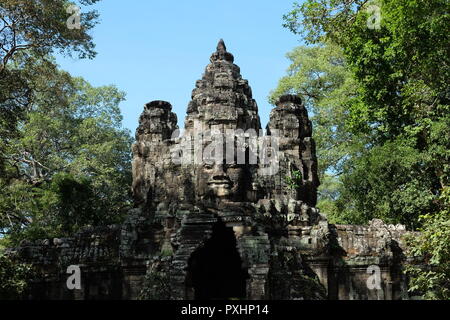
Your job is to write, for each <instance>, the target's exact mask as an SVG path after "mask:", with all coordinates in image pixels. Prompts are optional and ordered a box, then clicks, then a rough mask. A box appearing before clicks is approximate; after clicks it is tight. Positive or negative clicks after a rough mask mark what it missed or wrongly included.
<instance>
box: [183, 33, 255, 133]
mask: <svg viewBox="0 0 450 320" xmlns="http://www.w3.org/2000/svg"><path fill="white" fill-rule="evenodd" d="M210 61H211V63H210V64H209V65H208V66H207V67H206V70H205V73H204V75H203V77H202V79H201V80H198V81H197V83H196V88H195V89H194V90H193V91H192V101H191V102H190V103H189V106H188V110H187V117H186V121H185V126H186V129H187V130H189V129H191V128H193V126H194V122H195V121H196V120H197V121H200V122H201V123H202V124H204V125H205V126H206V127H207V128H212V127H214V128H217V129H221V130H224V129H237V128H239V129H243V130H247V129H249V128H253V129H256V130H257V129H259V128H260V127H261V125H260V120H259V116H258V107H257V104H256V101H255V100H254V99H253V97H252V90H251V88H250V86H249V85H248V81H247V80H245V79H243V78H242V76H241V74H240V68H239V67H238V66H237V65H235V64H234V63H233V62H234V57H233V55H232V54H231V53H229V52H228V51H227V49H226V46H225V43H224V41H223V40H220V41H219V43H218V45H217V50H216V52H214V53H213V54H212V56H211V59H210Z"/></svg>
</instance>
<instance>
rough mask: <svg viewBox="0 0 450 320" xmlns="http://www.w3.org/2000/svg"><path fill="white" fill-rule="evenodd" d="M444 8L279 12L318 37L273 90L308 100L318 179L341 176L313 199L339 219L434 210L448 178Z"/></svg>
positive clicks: (325, 6) (328, 6)
mask: <svg viewBox="0 0 450 320" xmlns="http://www.w3.org/2000/svg"><path fill="white" fill-rule="evenodd" d="M369 5H377V6H379V7H380V8H381V21H380V28H378V29H377V28H374V29H370V28H369V27H368V20H369V18H370V15H371V13H370V12H369V11H368V10H367V9H368V8H369ZM448 9H449V4H448V1H443V0H431V1H425V0H399V1H393V0H384V1H378V2H373V1H351V2H349V1H344V0H336V1H335V0H320V1H318V0H307V1H305V2H304V3H302V4H295V6H294V10H293V11H292V12H291V13H289V14H288V15H286V16H285V22H286V24H285V26H286V27H288V28H289V29H291V31H293V32H295V33H299V34H302V35H303V36H304V38H305V40H306V41H307V42H308V43H310V44H314V45H315V46H313V47H306V48H305V47H303V48H299V49H296V51H297V52H298V53H297V54H295V55H292V54H290V58H291V60H292V61H293V64H292V66H291V67H290V69H289V70H288V76H287V77H285V78H283V79H282V80H281V81H280V85H279V87H278V89H277V90H276V91H275V95H278V94H282V93H285V92H286V91H287V92H289V91H294V92H295V93H299V94H302V95H304V96H306V99H307V101H309V108H310V110H311V111H312V114H313V121H314V124H315V129H316V130H315V138H316V139H317V146H318V158H319V164H320V163H322V166H321V168H320V171H321V179H322V180H323V179H324V177H325V175H326V174H333V175H335V176H336V177H337V179H338V180H339V184H336V188H337V189H336V190H335V191H336V193H337V194H339V196H338V197H337V198H335V199H333V200H331V199H329V198H325V199H322V198H320V199H319V200H320V202H319V206H320V205H322V206H325V207H327V208H328V209H329V210H331V213H330V215H331V216H333V219H334V220H335V221H341V222H343V221H345V222H352V223H364V222H367V220H369V219H371V218H374V217H379V218H383V219H385V220H387V221H389V222H393V223H404V224H407V225H408V226H409V227H410V228H417V227H419V226H420V225H421V222H420V221H418V217H419V215H421V214H425V213H430V214H431V213H435V212H436V210H437V207H436V205H435V203H436V201H437V199H438V198H439V196H440V195H441V193H442V188H443V187H444V186H446V185H448V182H449V163H450V154H449V150H450V138H449V137H450V119H449V114H450V106H449V101H450V99H449V98H450V96H449V92H450V87H449V84H448V78H449V73H450V68H449V65H450V63H449V62H450V61H449V59H450V52H449V50H450V47H449V46H448V43H450V41H449V40H450V39H449V34H450V33H449V31H450V29H449V28H450V23H449V22H450V21H449V19H450V15H449V12H448ZM333 48H334V49H333ZM294 52H295V51H294ZM311 57H312V58H311ZM336 61H338V62H336ZM336 79H338V80H337V81H336ZM344 84H348V85H344ZM343 88H344V90H342V89H343ZM311 92H312V94H311ZM317 92H318V93H319V94H317ZM336 97H339V98H336ZM311 98H312V99H311ZM326 105H329V110H330V111H329V112H323V110H326ZM321 123H323V124H324V125H323V126H321ZM322 188H323V186H322V187H321V189H322ZM321 189H320V190H319V192H321Z"/></svg>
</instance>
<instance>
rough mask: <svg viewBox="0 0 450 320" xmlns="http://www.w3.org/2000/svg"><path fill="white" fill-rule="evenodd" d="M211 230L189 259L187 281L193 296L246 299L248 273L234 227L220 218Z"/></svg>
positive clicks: (200, 297)
mask: <svg viewBox="0 0 450 320" xmlns="http://www.w3.org/2000/svg"><path fill="white" fill-rule="evenodd" d="M212 231H213V232H212V235H211V237H210V238H209V239H208V240H207V241H206V242H205V244H204V245H203V246H202V247H200V248H198V249H197V250H195V251H194V252H193V253H192V255H191V256H190V258H189V260H188V269H187V275H186V282H185V284H186V289H187V291H188V292H191V294H190V296H191V297H190V298H192V299H196V300H213V299H231V298H233V299H239V298H240V299H244V298H246V297H247V293H246V281H247V278H248V273H247V270H246V269H244V268H243V267H242V265H243V264H242V260H241V257H240V255H239V252H238V250H237V247H236V238H235V235H234V232H233V229H232V228H230V227H226V225H225V224H224V223H223V222H222V221H218V222H217V223H216V224H214V226H213V230H212Z"/></svg>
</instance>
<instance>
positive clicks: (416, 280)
mask: <svg viewBox="0 0 450 320" xmlns="http://www.w3.org/2000/svg"><path fill="white" fill-rule="evenodd" d="M440 207H441V211H439V213H438V214H434V215H431V214H426V215H423V216H422V217H421V219H422V220H423V224H424V227H423V228H422V229H421V230H420V231H421V233H420V234H419V235H417V236H414V237H410V238H409V239H408V245H409V246H410V254H412V255H414V256H417V257H421V258H424V261H423V262H424V263H425V264H426V265H427V267H426V268H424V267H418V266H415V265H409V266H408V267H407V268H406V273H407V274H408V275H409V276H410V278H411V281H410V289H409V290H410V291H412V292H420V293H422V294H423V297H424V298H425V299H431V300H450V246H449V243H450V188H449V187H446V188H445V190H444V192H443V194H442V196H441V198H440Z"/></svg>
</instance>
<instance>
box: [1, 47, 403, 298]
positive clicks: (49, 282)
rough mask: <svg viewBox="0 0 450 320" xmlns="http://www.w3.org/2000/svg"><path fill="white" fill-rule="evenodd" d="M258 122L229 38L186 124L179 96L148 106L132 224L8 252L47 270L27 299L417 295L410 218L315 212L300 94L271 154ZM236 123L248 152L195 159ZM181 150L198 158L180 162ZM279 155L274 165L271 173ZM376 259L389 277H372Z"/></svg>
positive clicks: (198, 87)
mask: <svg viewBox="0 0 450 320" xmlns="http://www.w3.org/2000/svg"><path fill="white" fill-rule="evenodd" d="M199 128H201V129H199ZM261 129H262V127H261V123H260V118H259V115H258V106H257V104H256V101H255V100H254V99H253V97H252V90H251V88H250V86H249V84H248V81H247V80H245V79H243V78H242V76H241V74H240V69H239V67H238V66H237V65H236V64H234V57H233V55H232V54H231V53H229V52H228V51H227V49H226V46H225V43H224V42H223V41H222V40H221V41H220V42H219V44H218V46H217V50H216V51H215V52H214V53H213V54H212V56H211V59H210V63H209V64H208V65H207V66H206V70H205V73H204V74H203V77H202V79H200V80H198V81H197V82H196V84H195V88H194V90H193V92H192V100H191V101H190V102H189V105H188V107H187V114H186V118H185V121H184V131H183V132H182V133H180V132H179V131H177V130H178V126H177V116H176V115H175V114H174V113H173V112H172V106H171V105H170V103H168V102H165V101H153V102H150V103H148V104H147V105H146V106H145V108H144V111H143V113H142V115H141V116H140V119H139V126H138V128H137V131H136V142H135V143H134V145H133V148H132V152H133V185H132V191H133V194H134V199H135V208H134V209H133V210H131V211H130V212H129V213H128V217H127V219H126V221H125V223H123V224H122V225H115V226H110V227H105V228H90V229H89V228H88V229H86V230H84V231H83V232H80V233H79V234H77V235H76V236H75V237H73V238H70V239H52V240H51V241H48V240H43V241H36V242H24V243H23V245H22V246H21V247H20V248H16V249H14V250H11V252H10V254H13V255H15V256H16V257H17V259H20V260H21V261H27V262H30V263H33V264H34V265H36V266H37V267H38V268H39V270H40V271H41V274H42V276H41V277H39V278H37V279H36V281H35V283H34V285H33V290H32V292H31V293H30V298H34V299H139V298H144V299H179V300H182V299H202V300H206V299H408V295H407V286H406V284H407V279H405V277H404V275H403V273H402V264H403V263H404V262H405V261H406V260H407V259H408V257H405V255H404V253H403V249H402V248H403V246H404V244H403V243H402V236H404V235H405V234H406V233H407V231H406V230H405V228H404V227H403V226H400V225H398V226H393V225H386V224H385V223H383V222H382V221H380V220H373V221H372V222H371V223H370V224H369V225H367V226H353V225H332V224H329V223H328V221H327V219H326V216H325V215H323V214H321V213H320V212H319V210H318V209H316V208H315V205H316V202H317V188H318V186H319V179H318V175H317V158H316V150H315V144H314V139H313V132H312V125H311V121H310V120H309V119H308V112H307V110H306V108H305V106H304V104H303V102H302V99H301V97H298V96H293V95H286V96H283V97H281V98H280V99H279V101H278V102H277V103H276V106H275V107H274V109H273V110H272V111H271V113H270V121H269V123H268V124H267V127H266V136H265V137H266V138H271V139H273V141H275V140H276V148H268V149H267V150H266V151H267V152H266V153H267V154H266V156H268V157H269V156H270V157H272V158H271V159H275V160H272V161H269V162H267V161H266V162H265V161H262V160H263V159H262V158H263V157H264V156H263V155H262V154H263V153H261V152H258V153H257V154H256V155H254V154H253V153H252V152H251V144H252V141H250V140H251V139H250V138H251V137H250V136H248V135H246V133H248V132H260V130H261ZM229 131H234V132H236V131H239V132H244V135H243V136H241V137H240V139H241V140H240V142H239V141H238V140H239V139H237V138H236V137H232V139H231V140H230V139H227V144H228V147H227V148H224V149H222V150H225V149H228V150H229V149H230V143H231V146H232V147H231V149H234V151H242V152H240V153H239V152H233V153H232V154H234V155H237V154H241V155H242V154H243V155H244V156H241V158H242V157H243V158H245V159H244V160H245V161H242V160H243V159H238V157H237V156H236V157H235V156H231V157H230V156H229V155H230V153H229V152H219V151H220V150H221V149H220V148H221V146H220V148H219V149H214V150H215V151H213V152H212V153H213V155H214V160H215V161H212V162H211V161H204V160H205V159H204V158H200V160H203V161H195V160H196V157H197V156H196V154H198V152H197V149H201V150H203V149H204V148H205V147H206V146H207V145H208V144H209V143H210V142H211V140H213V138H214V136H216V135H217V134H219V135H220V134H224V135H226V132H229ZM174 133H177V134H174ZM198 135H202V139H197V138H198ZM235 138H236V139H235ZM263 139H265V138H263ZM192 141H201V142H199V143H191V142H192ZM230 141H231V142H230ZM217 150H219V151H217ZM175 153H176V155H177V156H178V158H180V157H181V158H184V159H192V161H174V154H175ZM252 156H253V160H256V161H249V160H250V158H251V157H252ZM197 160H199V159H197ZM218 160H219V161H218ZM221 160H223V161H221ZM240 160H241V161H240ZM273 161H277V163H276V165H277V170H272V171H270V170H269V171H267V170H266V171H265V169H267V167H268V165H270V163H271V162H273ZM292 181H294V182H295V183H294V184H293V183H292ZM71 265H77V266H79V267H80V270H81V289H80V290H69V289H68V288H67V286H66V281H67V276H68V275H67V273H66V270H67V268H68V267H69V266H71ZM373 266H376V267H378V269H376V270H378V271H379V275H377V277H376V279H379V282H380V283H379V284H377V285H372V286H368V285H367V283H368V279H369V277H373V275H372V274H371V273H368V272H367V270H369V269H370V268H371V269H370V270H374V267H373ZM371 279H372V278H371ZM369 282H370V281H369Z"/></svg>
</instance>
